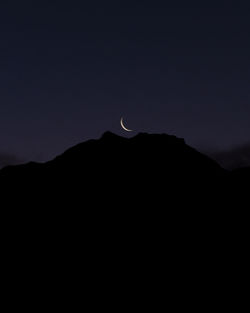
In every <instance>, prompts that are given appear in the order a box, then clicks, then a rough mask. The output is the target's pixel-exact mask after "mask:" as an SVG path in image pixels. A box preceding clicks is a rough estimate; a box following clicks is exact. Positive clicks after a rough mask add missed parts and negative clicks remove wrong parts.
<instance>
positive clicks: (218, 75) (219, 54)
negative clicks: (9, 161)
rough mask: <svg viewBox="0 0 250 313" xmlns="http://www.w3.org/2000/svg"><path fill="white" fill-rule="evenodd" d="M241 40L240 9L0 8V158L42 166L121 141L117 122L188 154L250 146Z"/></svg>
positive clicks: (149, 4)
mask: <svg viewBox="0 0 250 313" xmlns="http://www.w3.org/2000/svg"><path fill="white" fill-rule="evenodd" d="M88 2H90V4H87V3H88ZM249 33H250V2H249V1H220V0H218V1H214V2H213V1H192V0H191V1H172V2H171V4H170V2H169V1H131V2H128V1H77V2H75V1H45V0H44V1H11V2H8V3H7V4H2V3H1V5H0V39H1V40H0V44H1V49H0V56H1V58H0V69H1V70H0V154H1V153H11V154H14V155H17V156H20V157H21V158H25V159H27V160H31V159H32V160H48V159H50V158H52V157H54V156H55V155H57V154H60V153H61V152H63V151H64V150H65V149H67V148H68V147H70V146H72V145H74V144H77V143H79V142H80V141H84V140H87V139H89V138H97V137H99V136H101V134H102V133H103V132H104V131H106V130H110V131H113V132H116V133H118V134H121V135H122V134H124V132H123V131H122V130H121V128H120V126H119V120H120V117H121V116H124V120H125V123H126V125H127V126H128V127H129V128H132V129H134V130H135V131H136V132H140V131H144V132H166V133H170V134H175V135H177V136H180V137H184V138H185V140H186V142H187V143H188V144H190V145H192V146H195V147H203V148H204V147H212V148H213V149H214V148H215V149H217V148H218V149H224V148H227V147H231V146H234V145H240V144H243V143H246V142H250V36H249ZM124 135H126V134H124Z"/></svg>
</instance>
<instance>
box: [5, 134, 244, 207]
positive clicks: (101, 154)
mask: <svg viewBox="0 0 250 313" xmlns="http://www.w3.org/2000/svg"><path fill="white" fill-rule="evenodd" d="M242 172H244V173H242ZM236 176H237V181H238V182H239V181H240V180H241V177H242V180H244V181H245V180H246V179H247V177H249V174H248V171H247V169H246V170H245V171H240V173H239V174H237V175H236V174H235V175H232V172H229V171H226V170H225V169H223V168H222V167H221V166H219V165H218V164H217V163H216V162H215V161H214V160H212V159H210V158H209V157H207V156H206V155H204V154H202V153H200V152H198V151H196V150H195V149H193V148H191V147H190V146H188V145H187V144H186V143H185V141H184V139H181V138H177V137H175V136H170V135H167V134H147V133H139V134H137V135H136V136H134V137H132V138H124V137H120V136H118V135H116V134H113V133H111V132H106V133H104V134H103V135H102V137H101V138H100V139H98V140H89V141H86V142H83V143H80V144H78V145H76V146H74V147H72V148H70V149H68V150H67V151H65V152H64V153H63V154H61V155H59V156H58V157H56V158H55V159H53V160H51V161H49V162H46V163H35V162H30V163H28V164H22V165H17V166H9V167H6V168H4V169H2V170H1V171H0V183H1V185H2V186H3V187H4V188H5V190H8V188H9V190H10V189H11V190H16V191H19V190H20V191H23V189H25V190H26V192H27V190H29V191H32V194H36V195H39V193H40V194H43V195H44V197H46V195H50V197H51V196H53V195H54V196H56V197H57V199H58V201H59V198H60V199H61V198H63V197H65V198H66V197H67V196H69V197H70V196H71V195H74V197H73V198H74V199H76V198H77V197H78V196H84V197H93V200H98V197H96V195H98V194H102V195H103V196H104V198H106V197H107V195H108V194H110V193H112V192H113V193H116V195H120V196H121V197H122V198H126V199H128V198H132V197H134V199H136V198H139V197H141V200H140V201H143V200H144V198H145V197H150V196H152V198H155V199H156V200H157V199H160V198H161V196H162V195H163V193H165V194H168V197H169V198H168V199H169V201H170V200H171V201H172V200H173V199H176V200H177V201H178V200H181V199H180V198H179V197H178V194H180V193H181V194H183V195H186V196H187V197H188V198H193V200H195V199H198V195H199V193H202V194H203V195H204V196H205V195H208V194H210V195H213V194H217V195H218V192H223V191H224V190H223V188H222V186H224V187H225V186H227V188H228V187H230V186H231V184H232V183H233V177H236ZM235 187H236V186H235ZM224 189H225V188H224ZM167 190H168V191H169V192H167ZM194 190H196V192H194ZM52 191H53V192H52ZM53 193H54V194H53ZM123 194H126V197H125V196H124V195H123ZM175 196H176V198H175ZM58 197H59V198H58ZM111 198H112V197H110V200H111ZM126 199H124V201H126ZM136 200H138V199H136ZM150 200H152V199H150ZM161 200H162V199H160V200H159V201H161ZM138 201H139V200H138Z"/></svg>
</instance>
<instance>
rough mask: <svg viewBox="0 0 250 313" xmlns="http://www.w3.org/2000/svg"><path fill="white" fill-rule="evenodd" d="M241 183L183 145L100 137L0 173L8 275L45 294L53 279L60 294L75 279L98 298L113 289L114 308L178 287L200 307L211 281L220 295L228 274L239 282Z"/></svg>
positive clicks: (241, 174)
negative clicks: (125, 296) (130, 297)
mask: <svg viewBox="0 0 250 313" xmlns="http://www.w3.org/2000/svg"><path fill="white" fill-rule="evenodd" d="M248 182H249V169H242V170H239V171H237V172H228V171H226V170H225V169H223V168H221V167H220V166H219V165H218V164H217V163H216V162H215V161H213V160H212V159H210V158H208V157H207V156H205V155H203V154H201V153H199V152H198V151H196V150H195V149H193V148H191V147H190V146H188V145H187V144H186V143H185V141H184V139H180V138H177V137H175V136H169V135H166V134H146V133H139V134H138V135H136V136H134V137H132V138H123V137H120V136H117V135H115V134H113V133H111V132H106V133H104V134H103V136H102V137H101V138H100V139H98V140H89V141H86V142H83V143H80V144H78V145H76V146H74V147H72V148H70V149H68V150H67V151H65V152H64V153H63V154H61V155H59V156H58V157H56V158H55V159H53V160H51V161H49V162H46V163H34V162H31V163H28V164H24V165H18V166H9V167H6V168H4V169H2V170H1V171H0V187H1V200H2V204H4V205H2V208H1V220H2V222H3V223H2V224H3V228H2V231H3V234H4V244H5V245H6V249H5V250H4V251H5V252H4V255H6V256H8V262H7V263H8V265H7V266H8V268H9V267H10V268H11V271H12V272H13V275H16V276H17V277H19V276H18V275H20V270H17V269H20V268H21V269H22V271H21V272H22V273H25V277H22V278H21V281H25V280H26V279H27V276H29V277H34V273H35V275H36V276H35V277H36V280H37V281H38V282H39V284H40V285H41V282H43V283H44V285H45V286H46V288H47V284H48V281H49V282H50V281H51V279H52V277H53V280H54V281H55V282H56V283H55V285H56V286H57V291H58V292H62V293H63V290H62V289H63V288H65V284H66V285H67V284H69V285H70V286H73V289H72V292H73V290H74V292H76V291H77V290H78V292H79V290H80V289H78V286H79V283H80V284H81V283H82V280H83V281H84V283H85V284H87V286H88V290H91V288H94V287H96V285H97V284H98V286H99V287H100V288H101V294H102V295H103V297H104V298H106V297H107V292H108V290H109V289H108V286H110V285H112V286H119V288H118V289H117V288H115V289H117V290H113V289H112V290H113V291H112V292H113V293H112V294H113V295H115V298H116V299H119V290H123V291H124V292H125V290H128V289H129V290H134V292H135V294H136V295H138V292H139V294H143V293H145V294H147V292H148V290H150V294H151V295H152V294H154V295H155V294H159V292H163V290H162V284H165V283H166V282H168V284H169V286H171V288H170V289H171V290H174V289H175V288H178V285H179V284H180V282H182V284H184V282H186V283H185V284H186V285H184V289H185V292H184V293H183V294H184V297H186V298H187V299H188V298H190V296H191V294H190V292H191V293H192V291H190V290H192V288H191V289H190V286H192V285H198V286H202V288H198V289H200V290H197V291H196V295H197V297H199V299H202V293H203V294H204V292H205V291H207V292H208V291H209V290H210V289H211V288H212V289H213V290H215V289H216V288H217V286H216V285H215V283H214V282H215V281H216V282H217V281H218V277H220V280H221V281H223V284H219V290H218V292H219V294H220V296H221V288H222V287H221V286H223V288H222V289H223V290H224V291H225V293H226V292H227V290H228V289H230V282H231V283H232V281H233V280H234V272H235V268H236V269H237V276H238V275H243V274H244V268H245V267H244V260H246V259H245V255H244V253H245V252H244V251H247V249H245V247H246V244H247V242H246V241H247V238H248V236H247V233H246V232H247V229H248V225H246V224H247V222H248V219H247V214H248V206H247V205H246V203H247V201H248V196H247V192H246V190H247V188H246V186H247V184H248ZM2 251H3V250H2ZM30 260H32V261H30ZM17 263H18V266H17ZM247 266H248V265H247ZM240 271H241V274H239V272H240ZM228 273H230V277H228ZM80 277H81V278H80ZM243 277H244V276H243ZM79 280H80V282H79ZM135 282H137V283H136V284H135ZM134 284H135V285H136V286H139V287H135V285H134ZM187 284H188V286H187ZM63 286H64V287H63ZM150 286H151V287H150ZM152 286H154V288H153V289H154V290H152ZM79 288H80V287H79ZM136 288H137V289H138V288H139V291H138V290H136ZM67 290H68V289H67ZM204 290H205V291H204ZM68 292H69V293H70V291H68ZM53 294H54V293H53ZM121 301H122V300H121Z"/></svg>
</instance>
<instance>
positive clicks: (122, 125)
mask: <svg viewBox="0 0 250 313" xmlns="http://www.w3.org/2000/svg"><path fill="white" fill-rule="evenodd" d="M120 123H121V127H122V128H123V129H124V130H126V131H127V132H132V131H133V130H132V129H128V128H126V127H125V126H124V123H123V117H122V118H121V121H120Z"/></svg>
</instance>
